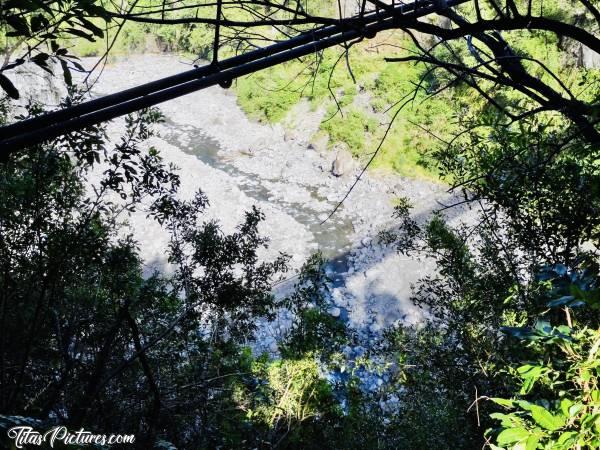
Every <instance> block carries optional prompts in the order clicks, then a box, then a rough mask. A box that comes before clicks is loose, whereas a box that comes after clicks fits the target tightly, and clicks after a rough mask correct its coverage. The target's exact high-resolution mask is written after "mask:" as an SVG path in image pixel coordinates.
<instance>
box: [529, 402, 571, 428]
mask: <svg viewBox="0 0 600 450" xmlns="http://www.w3.org/2000/svg"><path fill="white" fill-rule="evenodd" d="M530 411H531V417H532V418H533V420H535V422H536V423H537V424H538V425H539V426H541V427H542V428H545V429H546V430H550V431H555V430H558V429H559V428H561V427H563V426H564V424H565V419H564V418H563V417H560V416H555V415H553V414H552V413H550V412H549V411H547V410H546V409H545V408H542V407H541V406H539V405H531V407H530Z"/></svg>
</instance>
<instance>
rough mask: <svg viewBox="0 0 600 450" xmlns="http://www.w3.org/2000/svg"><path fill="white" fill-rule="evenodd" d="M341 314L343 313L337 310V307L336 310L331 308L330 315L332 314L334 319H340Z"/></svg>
mask: <svg viewBox="0 0 600 450" xmlns="http://www.w3.org/2000/svg"><path fill="white" fill-rule="evenodd" d="M341 312H342V311H341V310H340V308H335V307H334V308H330V309H329V314H330V315H331V316H332V317H340V314H341Z"/></svg>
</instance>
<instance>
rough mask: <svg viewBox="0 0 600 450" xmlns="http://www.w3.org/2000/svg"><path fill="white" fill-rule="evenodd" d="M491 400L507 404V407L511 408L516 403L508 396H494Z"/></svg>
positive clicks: (502, 404)
mask: <svg viewBox="0 0 600 450" xmlns="http://www.w3.org/2000/svg"><path fill="white" fill-rule="evenodd" d="M490 400H491V401H493V402H494V403H496V404H498V405H500V406H505V407H506V408H511V407H512V406H513V405H514V402H513V401H512V400H508V399H506V398H498V397H494V398H490Z"/></svg>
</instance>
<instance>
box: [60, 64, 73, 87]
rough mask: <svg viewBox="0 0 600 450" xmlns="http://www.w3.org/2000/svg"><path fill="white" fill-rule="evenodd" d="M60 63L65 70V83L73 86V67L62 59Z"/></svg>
mask: <svg viewBox="0 0 600 450" xmlns="http://www.w3.org/2000/svg"><path fill="white" fill-rule="evenodd" d="M60 65H61V67H62V70H63V77H64V79H65V83H66V84H67V86H73V76H72V75H71V69H69V65H68V64H67V63H66V61H63V60H62V59H61V60H60Z"/></svg>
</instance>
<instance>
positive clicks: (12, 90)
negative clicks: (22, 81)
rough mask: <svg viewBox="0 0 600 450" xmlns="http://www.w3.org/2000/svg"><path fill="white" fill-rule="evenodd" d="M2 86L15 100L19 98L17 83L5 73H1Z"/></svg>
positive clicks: (0, 84)
mask: <svg viewBox="0 0 600 450" xmlns="http://www.w3.org/2000/svg"><path fill="white" fill-rule="evenodd" d="M0 87H1V88H2V89H3V90H4V92H6V94H7V95H8V96H9V97H10V98H12V99H15V100H19V91H18V90H17V88H16V87H15V85H14V84H13V83H12V81H10V80H9V79H8V78H7V77H6V76H5V75H3V74H1V73H0Z"/></svg>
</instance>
